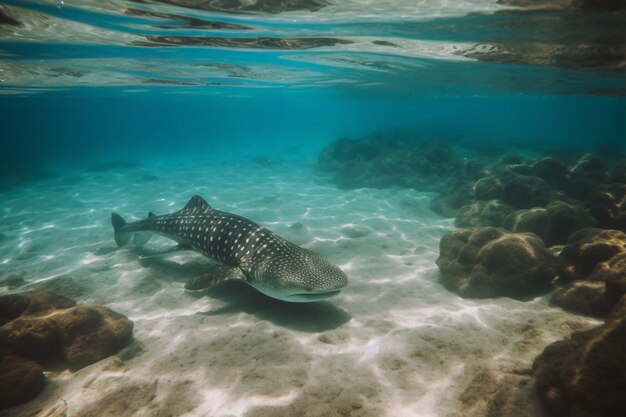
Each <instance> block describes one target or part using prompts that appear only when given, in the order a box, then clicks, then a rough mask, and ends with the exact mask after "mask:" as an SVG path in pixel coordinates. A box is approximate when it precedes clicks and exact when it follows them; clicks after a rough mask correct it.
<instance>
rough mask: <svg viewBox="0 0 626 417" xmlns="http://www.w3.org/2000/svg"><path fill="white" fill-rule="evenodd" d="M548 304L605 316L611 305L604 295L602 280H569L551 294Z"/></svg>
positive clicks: (604, 285) (604, 289)
mask: <svg viewBox="0 0 626 417" xmlns="http://www.w3.org/2000/svg"><path fill="white" fill-rule="evenodd" d="M550 304H552V305H554V306H557V307H561V308H562V309H564V310H568V311H571V312H572V313H576V314H582V315H585V316H592V317H605V316H606V315H607V314H608V313H609V312H610V311H611V307H612V303H610V302H609V300H608V299H607V297H606V283H605V282H602V281H581V280H579V281H574V282H570V283H569V284H567V285H565V286H564V287H563V288H560V289H559V290H558V291H557V292H555V293H554V294H553V295H552V298H551V299H550Z"/></svg>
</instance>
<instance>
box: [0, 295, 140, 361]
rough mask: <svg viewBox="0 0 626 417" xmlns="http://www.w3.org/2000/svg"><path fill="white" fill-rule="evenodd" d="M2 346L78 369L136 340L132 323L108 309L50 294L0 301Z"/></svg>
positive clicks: (6, 297) (23, 296)
mask: <svg viewBox="0 0 626 417" xmlns="http://www.w3.org/2000/svg"><path fill="white" fill-rule="evenodd" d="M0 313H1V314H2V316H3V317H7V319H6V320H5V321H7V320H8V321H7V322H5V323H4V324H3V325H2V327H0V346H3V347H6V349H7V350H9V351H10V352H12V353H14V354H16V355H19V356H23V357H25V358H29V359H33V360H37V361H38V362H40V363H42V364H51V363H55V362H64V361H65V362H66V363H67V365H69V366H70V367H71V368H73V369H78V368H81V367H83V366H86V365H89V364H92V363H94V362H97V361H99V360H100V359H102V358H104V357H106V356H109V355H112V354H114V353H115V352H117V351H118V350H119V349H121V348H123V347H124V346H126V345H127V344H128V343H129V342H130V341H131V340H132V330H133V323H132V321H130V320H128V319H127V318H126V317H125V316H123V315H121V314H119V313H116V312H114V311H113V310H110V309H108V308H105V307H97V306H96V307H87V306H75V303H74V301H72V300H70V299H69V298H65V297H62V296H59V295H57V294H54V293H50V292H40V293H33V294H20V295H9V296H3V297H0Z"/></svg>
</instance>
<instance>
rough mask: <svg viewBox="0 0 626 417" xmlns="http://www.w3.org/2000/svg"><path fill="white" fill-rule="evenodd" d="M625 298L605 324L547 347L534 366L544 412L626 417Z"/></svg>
mask: <svg viewBox="0 0 626 417" xmlns="http://www.w3.org/2000/svg"><path fill="white" fill-rule="evenodd" d="M625 313H626V297H624V298H622V300H621V301H620V303H619V304H618V306H616V308H615V309H614V310H613V313H611V315H610V316H609V318H608V319H607V322H606V323H605V324H604V325H602V326H600V327H597V328H595V329H592V330H589V331H585V332H578V333H574V334H573V335H572V337H571V338H570V339H567V340H562V341H559V342H556V343H553V344H551V345H549V346H548V347H547V348H546V349H545V350H544V351H543V353H542V354H541V355H539V356H538V357H537V358H536V359H535V362H534V364H533V370H534V374H535V380H536V389H537V393H538V394H539V397H540V398H541V401H542V402H543V403H544V405H545V406H546V408H547V409H548V410H549V411H550V412H551V413H552V414H554V415H556V416H563V417H569V416H572V417H595V416H603V417H619V416H624V415H626V402H625V401H624V393H625V392H626V314H625Z"/></svg>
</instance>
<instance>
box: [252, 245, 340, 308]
mask: <svg viewBox="0 0 626 417" xmlns="http://www.w3.org/2000/svg"><path fill="white" fill-rule="evenodd" d="M290 249H291V250H288V251H286V252H284V253H282V254H281V255H282V256H275V257H272V258H271V259H268V262H264V263H263V264H262V265H260V266H259V268H258V269H257V271H256V273H255V277H254V279H253V281H252V282H251V284H252V285H253V286H254V287H255V288H256V289H258V290H259V291H261V292H262V293H264V294H265V295H268V296H270V297H272V298H277V299H279V300H283V301H289V302H292V303H293V302H296V303H307V302H313V301H322V300H327V299H329V298H332V297H335V296H336V295H338V294H339V292H340V291H341V289H342V288H344V287H345V286H346V285H348V277H347V276H346V274H344V272H343V271H342V270H341V269H339V268H338V267H337V266H335V265H333V264H331V263H330V262H328V261H327V260H326V259H324V258H322V257H321V256H319V255H318V254H316V253H313V252H311V251H308V250H306V249H302V248H299V247H293V248H290Z"/></svg>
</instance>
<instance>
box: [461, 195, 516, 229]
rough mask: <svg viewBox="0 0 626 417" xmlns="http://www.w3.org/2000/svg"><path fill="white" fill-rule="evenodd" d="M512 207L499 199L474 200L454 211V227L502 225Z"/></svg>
mask: <svg viewBox="0 0 626 417" xmlns="http://www.w3.org/2000/svg"><path fill="white" fill-rule="evenodd" d="M512 213H513V208H512V207H511V206H509V205H508V204H505V203H503V202H502V201H500V200H488V201H476V202H474V203H471V204H468V205H465V206H463V207H461V208H460V209H459V210H458V211H457V213H456V219H455V220H454V224H455V226H456V227H486V226H493V227H502V226H504V222H505V220H506V219H507V218H508V217H509V216H510V215H511V214H512Z"/></svg>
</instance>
